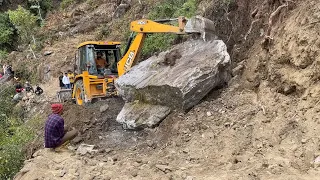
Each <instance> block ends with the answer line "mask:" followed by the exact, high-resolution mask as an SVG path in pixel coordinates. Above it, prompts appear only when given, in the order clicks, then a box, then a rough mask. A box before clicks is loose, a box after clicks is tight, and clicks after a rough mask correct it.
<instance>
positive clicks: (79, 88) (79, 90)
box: [74, 80, 88, 106]
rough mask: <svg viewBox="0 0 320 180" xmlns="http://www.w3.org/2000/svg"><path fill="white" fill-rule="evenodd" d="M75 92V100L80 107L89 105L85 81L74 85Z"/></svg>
mask: <svg viewBox="0 0 320 180" xmlns="http://www.w3.org/2000/svg"><path fill="white" fill-rule="evenodd" d="M74 90H75V100H76V103H77V104H78V105H80V106H86V105H87V104H88V100H87V99H86V94H85V91H84V86H83V81H82V80H78V81H77V82H76V83H75V85H74Z"/></svg>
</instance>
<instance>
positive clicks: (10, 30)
mask: <svg viewBox="0 0 320 180" xmlns="http://www.w3.org/2000/svg"><path fill="white" fill-rule="evenodd" d="M16 37H17V31H16V29H15V27H14V25H13V24H12V23H11V22H10V18H9V16H8V14H7V13H0V50H2V52H0V56H2V55H3V54H4V53H3V52H4V51H7V50H12V49H13V48H14V47H15V45H16V43H15V42H16V40H17V38H16ZM0 58H1V57H0Z"/></svg>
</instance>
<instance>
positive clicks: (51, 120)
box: [44, 104, 78, 148]
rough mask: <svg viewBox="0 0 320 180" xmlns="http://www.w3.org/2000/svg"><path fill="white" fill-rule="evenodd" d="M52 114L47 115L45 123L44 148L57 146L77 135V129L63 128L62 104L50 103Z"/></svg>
mask: <svg viewBox="0 0 320 180" xmlns="http://www.w3.org/2000/svg"><path fill="white" fill-rule="evenodd" d="M51 109H52V114H51V115H50V116H49V117H48V119H47V121H46V125H45V138H44V139H45V148H57V147H59V146H61V145H62V144H64V143H65V142H67V141H68V140H72V139H74V138H75V137H76V136H77V135H78V131H77V130H75V129H73V130H72V131H69V132H67V130H66V129H65V128H64V119H63V118H62V117H61V115H62V114H63V105H62V104H52V105H51Z"/></svg>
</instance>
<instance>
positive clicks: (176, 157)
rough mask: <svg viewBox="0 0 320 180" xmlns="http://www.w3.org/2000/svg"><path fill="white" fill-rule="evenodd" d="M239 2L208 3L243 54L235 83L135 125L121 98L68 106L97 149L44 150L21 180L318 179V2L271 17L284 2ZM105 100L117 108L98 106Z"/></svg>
mask: <svg viewBox="0 0 320 180" xmlns="http://www.w3.org/2000/svg"><path fill="white" fill-rule="evenodd" d="M236 2H237V6H228V8H229V9H227V10H226V11H214V10H215V9H216V8H217V6H215V5H217V4H215V3H216V2H215V1H207V2H206V1H202V4H201V5H200V7H206V8H203V9H202V10H203V13H204V14H205V15H206V16H207V17H211V18H213V17H217V18H216V21H217V24H218V25H221V26H220V27H221V28H220V29H217V33H218V35H219V36H220V37H221V38H222V39H223V40H224V41H225V42H226V43H227V44H228V46H229V51H230V54H232V61H233V62H235V63H234V64H233V66H234V67H235V68H234V69H233V78H232V79H231V81H230V82H229V85H228V87H225V88H224V89H220V90H215V91H213V92H211V93H210V94H209V95H208V96H207V97H206V98H205V99H203V100H202V102H201V103H200V104H198V105H196V106H195V107H194V108H193V109H191V110H190V111H189V112H187V113H179V112H174V113H173V114H171V115H170V116H169V117H167V118H166V119H165V120H164V121H163V122H162V123H161V124H160V125H159V127H156V128H154V129H146V130H144V131H137V132H135V131H125V130H123V129H122V128H121V125H119V124H117V123H116V122H115V118H116V115H117V113H118V112H119V111H120V109H121V107H122V105H123V102H122V101H121V100H119V99H111V100H108V102H99V103H98V104H95V106H96V107H92V108H91V109H90V110H89V111H90V113H87V111H83V109H82V108H81V107H77V106H75V105H67V107H68V108H67V112H66V116H65V117H66V119H67V120H66V121H67V122H68V124H69V125H71V126H75V127H77V128H78V129H80V130H81V135H80V138H78V139H76V141H75V142H74V143H75V144H78V145H79V143H86V144H93V145H95V146H96V147H95V149H96V150H98V151H97V152H95V151H92V152H91V153H87V154H85V155H81V154H78V153H74V152H75V150H74V149H73V148H72V147H71V148H70V150H61V152H58V153H53V152H50V151H46V150H41V151H39V152H37V153H36V154H34V156H33V158H32V159H30V160H28V161H26V162H25V167H24V168H23V169H22V170H21V171H20V173H19V174H17V176H16V179H35V178H38V179H50V178H51V179H58V178H60V179H188V180H190V179H246V180H247V179H248V180H252V179H255V180H258V179H261V180H264V179H265V180H267V179H279V180H280V179H281V180H291V179H297V180H304V179H319V175H320V169H319V164H320V160H319V159H320V158H319V155H320V151H319V145H320V141H319V135H320V134H319V128H320V126H319V119H318V114H319V111H320V103H319V98H318V97H319V90H320V86H319V82H318V80H319V76H318V74H319V73H318V69H319V68H318V64H319V62H318V61H319V54H318V53H317V50H318V48H319V44H318V39H319V36H320V35H319V34H318V33H317V29H319V27H318V26H319V23H318V22H319V19H320V17H319V13H318V9H319V8H320V7H319V3H318V2H317V1H315V0H308V1H294V2H293V1H288V2H287V3H288V4H286V3H285V4H284V6H283V7H284V8H282V9H281V11H279V13H277V14H276V15H275V16H274V17H275V19H273V20H271V21H269V20H270V18H269V17H270V15H272V14H275V13H273V12H276V11H277V9H278V7H279V6H281V3H283V2H282V1H267V0H266V1H262V0H261V1H259V0H257V1H254V2H252V1H245V0H239V1H236ZM286 5H287V6H286ZM226 12H227V14H225V13H226ZM251 12H253V13H252V16H251ZM217 13H218V14H219V13H221V14H224V15H226V16H227V17H228V19H229V20H230V21H231V22H232V25H231V24H230V21H228V20H227V18H226V17H225V16H223V17H224V18H222V16H217ZM218 17H220V18H221V19H219V18H218ZM254 20H257V21H256V22H255V23H253V24H252V28H251V31H249V29H250V24H251V22H252V21H254ZM236 22H237V23H236ZM268 22H272V23H271V25H272V26H271V27H272V28H271V33H270V34H269V35H270V37H271V38H269V37H267V38H265V36H264V35H267V34H266V33H267V32H268V29H269V28H268ZM226 29H227V30H230V29H232V31H226ZM223 30H225V31H223ZM230 32H232V33H230ZM247 34H248V35H247ZM245 37H246V39H244V38H245ZM261 42H263V44H261ZM266 42H267V43H266ZM104 104H109V108H110V109H109V110H110V112H109V113H108V110H107V111H106V112H103V111H102V112H100V110H99V108H98V107H100V106H101V105H104ZM110 104H113V106H110ZM75 112H76V113H75ZM78 145H77V146H75V147H78Z"/></svg>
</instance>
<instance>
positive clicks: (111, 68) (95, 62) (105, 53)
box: [72, 41, 121, 105]
mask: <svg viewBox="0 0 320 180" xmlns="http://www.w3.org/2000/svg"><path fill="white" fill-rule="evenodd" d="M120 57H121V54H120V43H119V42H95V41H88V42H84V43H82V44H80V45H79V46H78V51H77V53H76V58H75V67H74V72H75V73H76V77H75V83H74V88H73V92H72V98H73V99H75V100H76V103H77V104H78V105H85V104H87V103H90V102H91V101H92V99H95V98H104V97H109V96H113V95H117V93H116V91H115V89H114V86H113V82H114V80H115V79H116V78H117V77H118V69H117V63H118V62H119V60H120Z"/></svg>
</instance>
